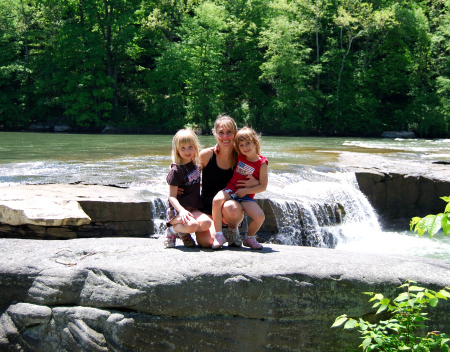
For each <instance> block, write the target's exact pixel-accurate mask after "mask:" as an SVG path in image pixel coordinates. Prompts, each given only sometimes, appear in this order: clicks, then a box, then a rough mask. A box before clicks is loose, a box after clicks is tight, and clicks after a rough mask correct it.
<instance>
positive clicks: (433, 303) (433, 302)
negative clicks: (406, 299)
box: [429, 298, 439, 307]
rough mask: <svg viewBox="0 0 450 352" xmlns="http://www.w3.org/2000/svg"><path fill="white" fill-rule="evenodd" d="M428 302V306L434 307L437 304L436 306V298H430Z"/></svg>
mask: <svg viewBox="0 0 450 352" xmlns="http://www.w3.org/2000/svg"><path fill="white" fill-rule="evenodd" d="M429 302H430V306H432V307H436V306H437V304H438V302H439V300H438V299H437V298H431V299H430V300H429Z"/></svg>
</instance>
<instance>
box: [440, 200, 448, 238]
mask: <svg viewBox="0 0 450 352" xmlns="http://www.w3.org/2000/svg"><path fill="white" fill-rule="evenodd" d="M448 206H450V203H449V204H447V207H448ZM446 210H447V208H446ZM448 215H449V214H447V212H446V214H444V215H442V219H441V227H442V231H444V234H445V235H446V236H448V234H449V233H450V220H449V218H448Z"/></svg>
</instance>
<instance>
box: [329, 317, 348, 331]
mask: <svg viewBox="0 0 450 352" xmlns="http://www.w3.org/2000/svg"><path fill="white" fill-rule="evenodd" d="M347 320H348V318H347V316H346V315H341V316H340V317H337V318H336V320H335V321H334V323H333V325H331V327H332V328H335V327H337V326H340V325H342V324H343V323H344V322H346V321H347Z"/></svg>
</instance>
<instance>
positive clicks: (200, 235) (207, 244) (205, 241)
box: [195, 214, 216, 248]
mask: <svg viewBox="0 0 450 352" xmlns="http://www.w3.org/2000/svg"><path fill="white" fill-rule="evenodd" d="M203 215H204V216H206V217H208V219H209V221H210V224H211V226H210V227H209V228H208V229H207V230H204V231H197V232H196V233H195V236H196V239H197V243H198V244H199V245H200V246H202V247H203V248H211V246H212V244H213V242H214V234H215V233H216V231H215V229H214V223H213V221H212V216H210V215H207V214H203Z"/></svg>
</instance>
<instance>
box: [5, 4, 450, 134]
mask: <svg viewBox="0 0 450 352" xmlns="http://www.w3.org/2000/svg"><path fill="white" fill-rule="evenodd" d="M449 28H450V1H449V0H430V1H426V2H416V1H402V2H401V3H400V2H398V1H393V0H386V1H374V0H366V1H363V0H333V1H330V0H251V1H250V0H236V1H225V0H186V1H172V0H159V1H156V0H145V1H144V0H83V1H80V0H27V1H25V0H0V126H3V127H6V128H10V129H14V128H16V129H17V128H23V127H26V126H27V125H29V124H30V123H32V122H46V121H47V120H52V119H53V120H55V119H56V120H59V119H64V120H65V121H66V122H67V123H70V124H72V125H73V126H74V127H78V128H79V129H80V130H90V131H98V130H99V129H101V128H102V127H103V126H105V125H106V124H114V125H119V126H122V127H127V126H128V127H133V128H136V129H140V128H142V129H144V130H145V129H147V130H152V131H155V132H156V131H160V132H168V131H172V130H176V129H178V128H180V127H182V126H184V125H186V124H189V125H193V126H194V125H195V126H197V127H199V128H201V129H203V130H207V131H209V130H210V128H211V124H212V122H213V121H214V119H215V117H216V116H217V115H218V114H219V113H223V112H224V113H227V114H230V115H231V116H233V117H234V118H235V119H236V120H237V122H238V124H240V125H242V124H249V125H252V126H253V127H255V128H256V129H258V130H260V131H263V132H270V133H285V134H294V135H295V134H306V133H312V134H316V133H320V134H329V133H330V131H333V132H332V133H339V134H358V135H379V134H380V133H381V132H382V131H383V130H413V131H414V132H416V133H417V134H418V135H421V136H443V135H446V134H447V133H448V128H449V119H450V108H449V107H450V83H449V82H450V55H449V50H450V45H449V43H450V30H449Z"/></svg>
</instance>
